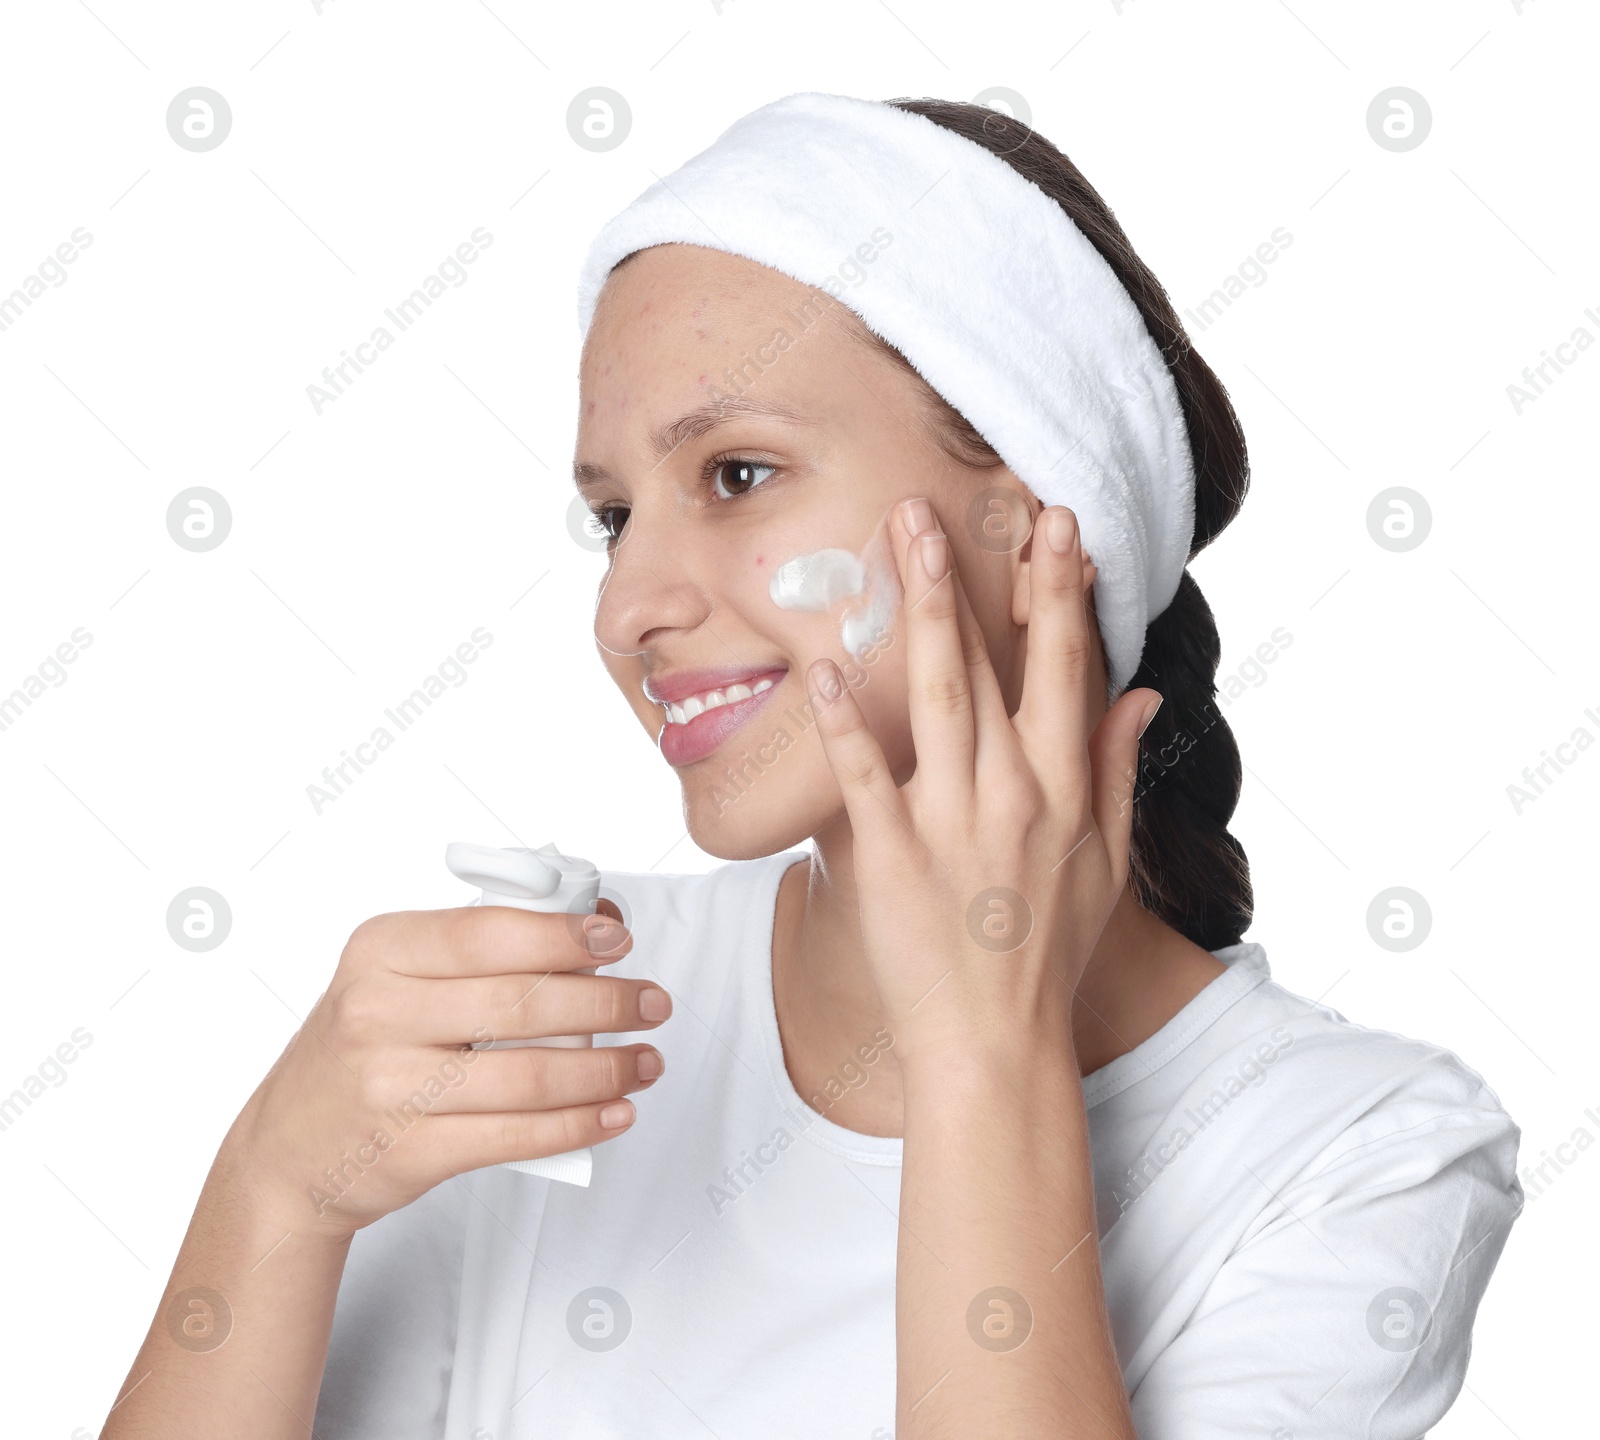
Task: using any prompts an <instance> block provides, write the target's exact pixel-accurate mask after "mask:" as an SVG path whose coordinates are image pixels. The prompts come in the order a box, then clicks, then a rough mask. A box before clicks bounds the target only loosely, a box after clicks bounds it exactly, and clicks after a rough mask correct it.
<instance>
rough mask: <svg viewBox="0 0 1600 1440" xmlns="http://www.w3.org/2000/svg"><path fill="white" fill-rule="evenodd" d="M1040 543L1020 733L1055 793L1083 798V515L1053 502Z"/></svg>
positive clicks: (1088, 639)
mask: <svg viewBox="0 0 1600 1440" xmlns="http://www.w3.org/2000/svg"><path fill="white" fill-rule="evenodd" d="M1032 539H1033V545H1032V549H1031V552H1030V556H1029V560H1028V638H1027V647H1028V648H1027V657H1026V660H1025V663H1024V666H1023V678H1022V702H1021V704H1020V705H1019V706H1018V707H1017V716H1016V728H1017V733H1018V734H1019V735H1020V736H1021V737H1022V742H1023V746H1024V748H1025V749H1026V750H1027V752H1028V754H1029V757H1030V758H1031V759H1033V760H1034V762H1035V765H1036V766H1037V767H1038V768H1039V769H1040V771H1041V773H1042V774H1045V775H1047V776H1049V777H1050V780H1051V782H1052V783H1051V788H1052V789H1053V790H1054V792H1055V793H1057V794H1067V793H1071V794H1076V795H1078V796H1080V797H1081V796H1083V795H1084V794H1085V792H1086V790H1087V789H1088V785H1089V776H1088V774H1087V773H1086V771H1085V769H1084V758H1085V744H1086V741H1087V738H1088V728H1087V727H1088V718H1087V717H1088V713H1089V711H1088V697H1087V695H1086V693H1085V689H1084V687H1085V685H1086V684H1087V683H1088V675H1089V659H1090V655H1091V653H1092V652H1091V649H1090V647H1091V645H1092V643H1093V637H1092V636H1091V634H1090V628H1089V627H1090V625H1091V623H1092V622H1091V619H1090V615H1089V608H1088V603H1087V600H1086V588H1087V576H1088V573H1089V571H1088V569H1086V568H1085V566H1084V562H1083V551H1082V548H1081V544H1080V541H1079V535H1078V518H1077V516H1076V515H1074V514H1073V512H1072V511H1071V510H1070V509H1068V508H1067V507H1066V506H1065V505H1051V506H1049V507H1047V508H1046V509H1045V510H1043V511H1042V512H1041V513H1040V515H1039V519H1038V522H1037V523H1036V524H1035V526H1034V530H1033V536H1032ZM1091 568H1092V567H1091Z"/></svg>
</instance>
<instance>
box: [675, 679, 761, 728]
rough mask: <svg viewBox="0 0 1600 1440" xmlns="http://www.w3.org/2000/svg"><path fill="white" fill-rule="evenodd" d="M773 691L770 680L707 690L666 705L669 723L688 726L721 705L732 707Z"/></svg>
mask: <svg viewBox="0 0 1600 1440" xmlns="http://www.w3.org/2000/svg"><path fill="white" fill-rule="evenodd" d="M770 689H772V681H771V680H770V679H763V680H758V681H756V683H755V684H754V685H730V686H728V687H727V689H725V690H707V691H706V692H705V693H704V694H701V695H690V696H688V697H687V698H686V699H684V700H681V701H671V700H669V701H668V702H667V703H666V707H665V708H666V712H667V722H668V723H669V724H672V725H687V724H688V723H689V722H690V721H691V720H693V719H694V717H695V716H696V715H704V714H705V712H706V711H707V710H715V709H716V708H717V707H718V706H719V705H731V704H734V703H735V702H737V701H739V700H748V699H749V698H750V697H751V696H752V695H760V694H761V693H762V692H763V691H765V690H770Z"/></svg>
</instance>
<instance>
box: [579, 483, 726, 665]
mask: <svg viewBox="0 0 1600 1440" xmlns="http://www.w3.org/2000/svg"><path fill="white" fill-rule="evenodd" d="M700 548H701V547H699V546H697V545H696V544H695V543H694V541H693V540H692V539H691V538H690V537H689V536H688V535H686V534H676V533H675V532H674V528H673V527H671V526H670V525H668V524H667V523H665V522H664V521H662V520H659V519H657V520H655V521H652V520H651V519H650V518H649V517H648V516H645V515H641V513H640V511H639V510H638V509H637V508H635V509H634V510H632V511H631V512H630V513H629V515H628V523H627V525H626V527H625V528H624V530H623V532H622V539H621V540H619V541H618V542H617V544H616V545H615V547H614V548H613V549H612V552H611V563H610V567H609V568H608V569H607V571H606V573H605V576H604V578H603V579H602V580H601V581H600V592H599V595H598V596H597V598H596V600H595V610H594V634H595V639H596V640H597V641H598V642H599V643H600V644H601V646H603V647H604V648H605V649H606V650H608V651H610V652H611V653H612V654H615V655H637V654H639V653H640V652H642V651H644V650H646V649H648V648H649V647H650V646H651V644H653V643H654V640H655V638H656V637H657V635H658V632H665V631H670V630H692V629H694V628H695V627H696V626H697V625H699V624H701V623H702V622H703V621H704V620H705V618H706V616H707V615H709V614H710V613H711V603H710V599H709V596H708V594H707V591H706V587H705V585H704V584H703V583H702V581H701V578H700V575H699V573H698V565H699V561H700V558H701V557H699V550H700Z"/></svg>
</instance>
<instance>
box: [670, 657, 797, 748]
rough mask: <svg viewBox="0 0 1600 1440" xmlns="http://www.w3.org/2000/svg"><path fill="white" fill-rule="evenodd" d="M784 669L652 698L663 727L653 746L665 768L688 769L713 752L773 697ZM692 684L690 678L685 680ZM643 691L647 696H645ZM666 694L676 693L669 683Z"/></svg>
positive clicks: (756, 673)
mask: <svg viewBox="0 0 1600 1440" xmlns="http://www.w3.org/2000/svg"><path fill="white" fill-rule="evenodd" d="M787 673H788V670H787V668H786V667H784V668H776V669H772V670H765V671H754V672H752V673H750V674H748V675H746V676H744V677H743V678H742V679H739V680H736V681H733V682H731V683H726V684H723V685H719V686H714V687H712V688H710V689H703V690H696V691H693V692H692V693H687V694H683V695H681V696H672V697H671V698H668V697H667V696H662V695H660V691H659V690H658V691H657V693H656V695H655V696H652V698H653V699H655V700H656V703H657V704H658V705H659V706H660V707H661V710H662V713H663V715H664V716H665V723H664V724H663V725H662V727H661V733H660V735H659V736H658V739H657V743H658V745H659V746H660V749H661V754H662V757H663V758H664V759H665V760H666V761H667V763H668V764H669V765H692V764H694V763H695V762H696V761H698V760H704V759H705V758H706V757H707V756H708V755H710V754H712V753H713V752H714V751H716V750H717V749H718V748H719V747H720V746H721V745H722V743H723V742H724V741H725V740H727V739H728V737H729V736H730V735H732V734H733V733H734V732H735V731H736V730H739V729H742V728H743V726H744V725H745V723H746V722H747V721H749V720H750V719H751V717H752V716H754V715H755V714H756V712H757V711H758V710H761V709H762V708H763V707H764V706H765V705H766V704H767V702H768V701H769V700H770V699H771V698H772V696H773V695H774V694H775V693H776V691H777V688H778V682H779V681H780V680H782V679H783V677H784V676H785V675H786V674H787ZM685 679H686V680H687V681H689V683H693V677H692V676H686V677H685ZM648 688H649V687H647V693H648ZM663 688H665V689H667V690H669V691H670V690H674V689H678V688H679V687H678V686H677V685H674V684H671V683H669V684H668V685H666V686H665V687H663Z"/></svg>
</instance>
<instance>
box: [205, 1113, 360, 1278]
mask: <svg viewBox="0 0 1600 1440" xmlns="http://www.w3.org/2000/svg"><path fill="white" fill-rule="evenodd" d="M249 1109H250V1107H249V1106H248V1105H247V1106H246V1107H245V1110H244V1111H243V1112H241V1113H240V1116H239V1118H238V1119H237V1120H236V1121H235V1122H234V1125H233V1128H232V1129H230V1130H229V1131H228V1134H227V1135H226V1137H224V1139H223V1142H222V1145H221V1147H220V1148H219V1149H218V1151H217V1156H216V1159H215V1160H214V1161H213V1162H212V1165H211V1172H210V1174H209V1175H207V1177H206V1183H205V1188H204V1190H203V1192H202V1195H201V1203H202V1204H203V1205H214V1206H216V1207H218V1208H221V1209H223V1210H225V1211H226V1212H228V1213H229V1214H230V1215H233V1216H235V1217H236V1218H237V1221H238V1223H239V1225H240V1226H241V1227H242V1228H243V1229H244V1230H246V1231H248V1232H249V1234H250V1235H251V1237H252V1239H261V1238H267V1239H268V1241H269V1243H277V1242H278V1241H279V1240H281V1239H282V1238H283V1237H284V1236H286V1235H292V1236H293V1237H294V1239H295V1241H296V1242H302V1241H304V1242H314V1243H318V1244H327V1245H332V1246H334V1247H336V1248H337V1247H344V1246H348V1245H349V1243H350V1240H351V1238H352V1237H353V1236H354V1234H355V1232H356V1230H357V1229H358V1228H359V1227H358V1226H356V1225H353V1224H351V1223H350V1222H349V1221H348V1220H346V1219H344V1218H343V1217H341V1216H340V1215H339V1214H338V1213H337V1211H336V1210H334V1209H333V1207H323V1208H322V1209H321V1210H319V1209H318V1208H317V1207H316V1206H315V1205H314V1203H313V1201H312V1199H311V1197H310V1187H309V1186H308V1185H306V1184H304V1183H301V1184H299V1185H296V1184H295V1183H292V1182H291V1181H290V1180H288V1179H286V1177H285V1175H284V1172H283V1168H282V1167H281V1166H280V1165H277V1164H275V1163H274V1162H273V1160H272V1158H271V1155H270V1147H268V1146H265V1145H263V1144H261V1143H259V1142H258V1141H257V1139H256V1138H255V1137H253V1135H252V1133H251V1126H250V1121H249Z"/></svg>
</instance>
